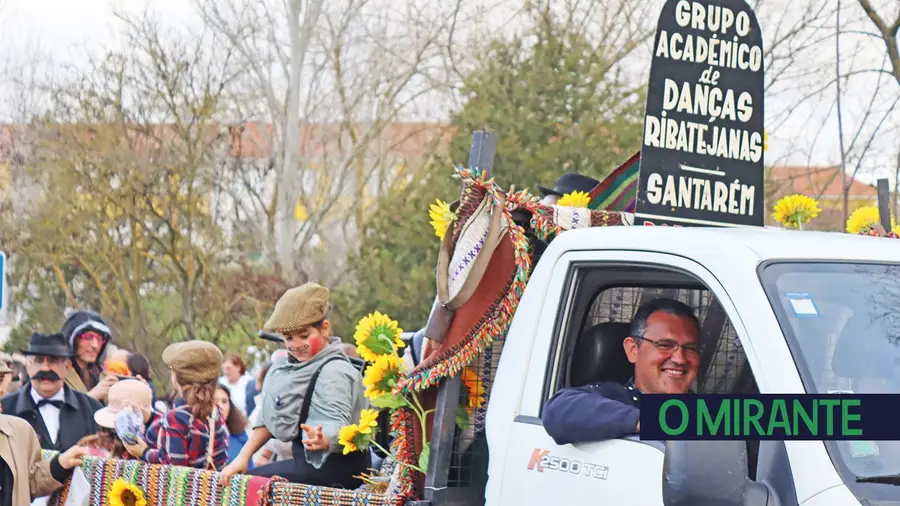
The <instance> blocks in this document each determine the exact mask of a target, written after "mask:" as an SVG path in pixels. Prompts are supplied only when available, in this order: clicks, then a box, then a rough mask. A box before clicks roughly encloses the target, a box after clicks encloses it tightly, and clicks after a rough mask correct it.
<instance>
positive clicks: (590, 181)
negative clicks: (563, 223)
mask: <svg viewBox="0 0 900 506" xmlns="http://www.w3.org/2000/svg"><path fill="white" fill-rule="evenodd" d="M598 184H600V181H598V180H596V179H594V178H592V177H590V176H584V175H582V174H578V173H577V172H568V173H566V174H563V175H562V176H560V178H559V179H558V180H557V181H556V185H555V186H554V187H553V188H547V187H545V186H541V185H537V189H538V190H539V191H540V192H541V196H543V199H541V204H544V205H554V204H556V202H557V201H559V199H560V198H561V197H562V196H563V195H565V194H567V193H572V192H584V193H590V192H591V190H593V189H594V187H596V186H597V185H598Z"/></svg>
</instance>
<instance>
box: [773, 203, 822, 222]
mask: <svg viewBox="0 0 900 506" xmlns="http://www.w3.org/2000/svg"><path fill="white" fill-rule="evenodd" d="M820 212H822V210H821V209H819V203H818V202H816V200H815V199H813V198H810V197H807V196H806V195H790V196H787V197H784V198H782V199H781V200H779V201H778V203H777V204H775V212H774V213H772V216H773V217H774V218H775V219H776V220H778V222H779V223H781V224H782V225H784V226H786V227H795V228H800V227H802V226H803V225H804V224H806V223H809V222H810V220H812V219H813V218H815V217H816V216H818V215H819V213H820Z"/></svg>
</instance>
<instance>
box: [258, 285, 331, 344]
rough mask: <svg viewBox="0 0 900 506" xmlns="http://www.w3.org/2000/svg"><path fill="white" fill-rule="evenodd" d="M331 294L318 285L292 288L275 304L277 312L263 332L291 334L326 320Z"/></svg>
mask: <svg viewBox="0 0 900 506" xmlns="http://www.w3.org/2000/svg"><path fill="white" fill-rule="evenodd" d="M329 295H330V292H329V291H328V289H327V288H325V287H324V286H322V285H320V284H318V283H306V284H303V285H300V286H298V287H295V288H291V289H290V290H288V291H287V292H285V293H284V295H282V296H281V298H280V299H278V302H277V303H275V310H274V311H272V316H270V317H269V321H267V322H266V324H265V326H264V327H263V330H265V331H266V332H276V333H278V334H289V333H291V332H296V331H298V330H300V329H302V328H304V327H309V326H310V325H312V324H314V323H318V322H320V321H322V320H323V319H325V315H326V314H328V297H329Z"/></svg>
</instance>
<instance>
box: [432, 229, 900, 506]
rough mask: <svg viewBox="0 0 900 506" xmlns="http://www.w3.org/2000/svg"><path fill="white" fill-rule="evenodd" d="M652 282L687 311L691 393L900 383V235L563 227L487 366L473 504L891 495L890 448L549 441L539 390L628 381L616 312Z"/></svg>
mask: <svg viewBox="0 0 900 506" xmlns="http://www.w3.org/2000/svg"><path fill="white" fill-rule="evenodd" d="M660 294H663V295H667V296H675V297H677V298H678V299H679V300H682V301H684V302H687V303H688V304H690V305H692V306H694V307H695V308H697V311H698V316H699V317H700V320H701V323H702V331H701V346H702V351H701V364H700V372H699V374H698V379H697V384H696V385H695V388H694V390H695V391H697V392H700V393H716V392H719V393H739V392H747V393H753V392H760V393H826V392H835V391H838V392H846V391H856V392H860V393H862V392H871V393H875V392H900V374H897V372H898V371H900V367H898V364H900V348H898V346H900V344H898V340H900V241H897V240H893V239H886V238H872V237H861V236H853V235H849V234H843V233H820V232H806V231H783V230H777V229H763V228H753V229H742V228H697V227H690V228H669V227H634V226H631V227H629V226H619V227H596V228H586V229H578V230H572V231H568V232H565V233H563V234H561V235H560V236H559V237H558V238H556V239H555V240H553V241H552V242H551V243H550V246H549V247H548V249H547V250H546V251H545V252H544V254H543V257H542V258H541V260H540V262H539V263H538V264H537V266H536V268H535V270H534V273H533V274H532V276H531V278H530V280H529V282H528V285H527V288H526V290H525V292H524V295H523V297H522V299H521V301H520V303H519V305H518V307H517V309H516V312H515V317H514V320H513V322H512V326H511V327H510V329H509V332H508V335H507V339H506V343H505V345H504V348H503V351H502V357H501V359H500V360H499V365H498V366H497V367H498V369H497V373H496V376H495V380H494V383H493V386H492V388H491V392H490V397H489V403H488V408H487V415H486V424H485V425H486V435H487V446H488V449H489V462H488V464H487V465H488V469H489V471H488V478H487V485H486V491H485V494H484V497H485V504H487V505H489V506H513V505H515V506H529V505H534V506H538V505H540V506H546V505H548V504H549V505H580V504H605V505H620V506H632V505H637V506H655V505H666V506H675V505H678V506H702V505H716V506H724V505H735V506H737V505H744V506H757V505H758V506H765V505H770V506H771V505H785V506H786V505H800V504H802V505H815V506H819V505H823V506H824V505H828V506H834V505H839V506H850V505H869V504H872V505H874V504H878V505H885V504H895V505H900V487H898V486H895V485H896V484H898V483H900V478H897V477H896V476H891V475H896V474H898V473H900V449H898V447H897V446H898V445H900V443H897V444H895V443H893V442H887V443H885V442H877V443H874V442H873V443H854V444H848V443H846V442H820V441H763V442H756V443H755V444H754V443H745V442H731V441H726V442H714V441H703V442H687V441H677V442H676V441H669V442H667V443H666V442H653V441H641V440H640V439H639V438H638V437H637V436H632V437H627V438H623V439H615V440H608V441H600V442H593V443H586V444H577V445H563V446H560V445H557V444H555V443H554V441H553V439H551V438H550V436H548V435H547V433H546V431H545V430H544V428H543V426H542V424H541V414H542V408H543V406H544V403H545V402H546V400H547V399H548V398H549V397H550V396H551V395H552V394H553V393H554V392H556V391H557V390H558V389H560V388H563V387H567V386H577V385H583V384H587V383H591V382H598V381H621V382H625V381H627V379H628V378H629V377H630V376H631V374H632V372H633V369H632V368H631V364H630V363H628V361H627V359H626V358H625V355H624V352H623V351H622V340H623V339H624V338H625V336H626V332H627V324H628V322H629V321H630V318H631V315H632V314H633V312H634V310H635V309H636V308H637V306H638V305H639V304H640V300H641V298H644V299H646V298H648V297H654V296H657V295H660ZM885 416H893V415H892V414H886V415H885ZM865 477H869V478H871V479H872V481H866V480H863V481H858V480H860V479H861V478H865ZM873 477H876V478H873ZM438 502H442V501H435V502H434V503H433V504H437V503H438Z"/></svg>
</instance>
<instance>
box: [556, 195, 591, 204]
mask: <svg viewBox="0 0 900 506" xmlns="http://www.w3.org/2000/svg"><path fill="white" fill-rule="evenodd" d="M590 203H591V195H590V194H589V193H588V192H579V191H575V192H572V193H567V194H565V195H563V196H562V197H560V198H559V200H558V201H557V202H556V205H557V206H559V207H587V206H588V204H590Z"/></svg>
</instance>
